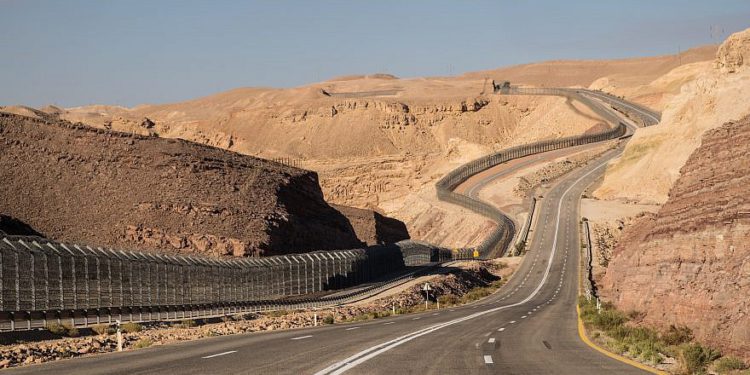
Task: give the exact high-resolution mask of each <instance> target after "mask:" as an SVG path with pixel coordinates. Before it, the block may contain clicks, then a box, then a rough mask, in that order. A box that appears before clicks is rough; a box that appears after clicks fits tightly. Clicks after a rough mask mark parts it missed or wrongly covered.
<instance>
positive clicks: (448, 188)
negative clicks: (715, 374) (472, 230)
mask: <svg viewBox="0 0 750 375" xmlns="http://www.w3.org/2000/svg"><path fill="white" fill-rule="evenodd" d="M494 88H495V92H501V93H504V94H509V95H558V96H566V97H570V98H574V99H576V100H578V101H580V102H582V103H584V104H585V105H587V106H589V107H590V108H591V109H592V110H593V111H594V112H595V113H597V114H599V115H600V116H602V118H604V119H605V120H607V121H609V122H611V123H613V124H616V126H615V127H614V128H611V129H608V130H604V131H601V132H598V133H592V134H584V135H577V136H571V137H565V138H558V139H550V140H547V141H540V142H535V143H530V144H527V145H523V146H516V147H511V148H509V149H505V150H502V151H499V152H495V153H493V154H489V155H487V156H484V157H481V158H479V159H476V160H473V161H470V162H468V163H466V164H463V165H461V166H460V167H458V168H456V169H454V170H453V171H451V172H449V173H448V174H447V175H445V176H443V178H441V179H440V180H438V182H437V183H436V184H435V187H436V190H437V196H438V199H440V200H442V201H445V202H449V203H453V204H456V205H459V206H461V207H464V208H466V209H469V210H471V211H474V212H476V213H478V214H480V215H483V216H485V217H487V218H489V219H490V220H493V221H494V222H496V223H497V226H496V228H495V229H494V230H493V231H492V232H491V233H490V234H489V235H488V236H487V237H486V238H485V239H484V240H483V241H482V243H481V244H479V246H477V248H476V250H477V251H478V252H479V258H480V259H487V258H492V257H495V256H502V255H504V254H505V253H506V252H507V249H508V247H509V246H510V244H511V242H512V240H513V237H514V235H515V232H516V229H515V227H516V226H515V223H514V222H513V220H511V219H510V218H509V217H508V216H506V215H505V214H504V213H503V212H502V211H500V210H499V209H497V208H495V207H494V206H491V205H489V204H487V203H485V202H483V201H481V200H478V199H474V198H471V197H469V196H466V195H463V194H459V193H456V192H454V190H455V189H456V187H458V186H459V185H460V184H462V183H464V182H465V181H466V180H467V179H469V177H471V176H473V175H475V174H477V173H479V172H482V171H484V170H486V169H489V168H492V167H494V166H496V165H498V164H502V163H505V162H507V161H510V160H513V159H517V158H522V157H525V156H529V155H533V154H538V153H542V152H547V151H553V150H558V149H561V148H567V147H573V146H580V145H584V144H589V143H595V142H601V141H606V140H611V139H615V138H619V137H622V136H624V135H625V134H626V133H627V131H628V127H627V126H626V125H625V124H623V123H622V122H620V121H619V118H617V116H615V115H614V114H612V113H611V112H609V111H608V110H606V109H605V108H603V107H602V106H601V105H600V104H598V103H596V102H594V101H593V100H591V99H589V98H586V97H585V96H583V95H581V94H579V93H578V91H577V90H576V89H556V88H517V87H511V86H509V85H504V86H502V87H501V86H498V85H494Z"/></svg>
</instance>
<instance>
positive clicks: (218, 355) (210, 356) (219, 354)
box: [202, 350, 237, 359]
mask: <svg viewBox="0 0 750 375" xmlns="http://www.w3.org/2000/svg"><path fill="white" fill-rule="evenodd" d="M232 353H237V351H236V350H230V351H228V352H223V353H218V354H212V355H207V356H205V357H202V358H203V359H208V358H213V357H221V356H223V355H227V354H232Z"/></svg>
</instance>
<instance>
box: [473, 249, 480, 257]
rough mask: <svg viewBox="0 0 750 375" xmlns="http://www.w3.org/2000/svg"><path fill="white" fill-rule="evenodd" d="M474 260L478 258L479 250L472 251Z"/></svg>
mask: <svg viewBox="0 0 750 375" xmlns="http://www.w3.org/2000/svg"><path fill="white" fill-rule="evenodd" d="M474 258H479V250H474Z"/></svg>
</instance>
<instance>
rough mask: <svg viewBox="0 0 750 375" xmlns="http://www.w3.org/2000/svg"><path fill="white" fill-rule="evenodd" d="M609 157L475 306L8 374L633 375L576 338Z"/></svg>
mask: <svg viewBox="0 0 750 375" xmlns="http://www.w3.org/2000/svg"><path fill="white" fill-rule="evenodd" d="M621 152H622V146H621V147H618V148H617V149H614V150H610V151H609V152H607V153H605V154H604V155H602V156H601V157H600V158H598V159H597V160H595V161H593V162H591V163H589V164H588V165H587V166H585V167H584V168H581V169H579V170H576V171H574V172H572V173H570V174H568V175H566V176H565V177H564V178H563V179H561V180H560V181H559V182H558V183H557V185H555V186H554V187H553V188H552V189H551V190H550V191H549V193H548V194H547V195H546V197H545V199H543V200H542V201H541V202H540V204H541V209H540V213H539V220H540V221H539V222H538V225H537V228H536V230H535V231H534V233H533V236H532V241H531V247H530V250H529V252H528V253H527V256H526V258H525V260H524V262H523V263H522V265H521V267H520V268H519V270H518V271H517V272H516V274H515V275H514V277H513V278H512V279H511V280H510V281H509V282H508V284H506V286H505V287H503V289H501V291H500V292H499V293H496V294H495V295H493V296H490V297H488V298H487V299H485V300H483V301H481V302H479V303H477V304H473V305H468V306H464V307H460V308H455V309H442V310H439V311H429V312H425V313H421V314H416V315H404V316H399V317H392V318H388V319H381V320H375V321H370V322H366V323H359V324H347V325H335V326H324V327H318V328H306V329H298V330H289V331H282V332H269V333H254V334H246V335H235V336H224V337H216V338H210V339H204V340H197V341H192V342H184V343H179V344H175V345H168V346H161V347H154V348H148V349H143V350H137V351H132V352H125V353H112V354H106V355H99V356H93V357H88V358H81V359H75V360H67V361H60V362H53V363H48V364H43V365H37V366H29V367H25V368H18V369H12V370H9V371H7V373H9V374H14V373H18V374H22V373H25V374H55V375H57V374H152V373H158V374H205V373H211V374H260V373H263V374H276V373H278V374H311V373H316V374H336V373H342V372H347V373H351V374H392V373H398V374H452V373H462V374H463V373H468V374H490V373H502V374H636V373H642V371H641V370H639V369H637V368H634V367H631V366H629V365H627V364H624V363H622V362H618V361H616V360H614V359H611V358H609V357H607V356H604V355H602V354H600V353H598V352H596V351H594V350H592V349H590V348H589V347H587V346H586V345H585V344H584V343H583V342H582V341H581V340H580V339H579V337H578V332H577V326H576V323H577V321H576V313H575V303H576V298H577V294H578V283H579V274H578V272H579V267H578V266H579V262H580V240H579V234H578V217H579V215H578V206H579V199H580V195H581V193H582V191H583V190H584V189H585V188H586V187H587V186H588V185H589V184H591V183H592V182H593V181H595V180H596V179H597V178H598V177H600V176H601V174H602V173H603V172H604V166H605V165H606V162H607V161H608V160H610V159H612V158H613V157H616V156H617V155H618V154H620V153H621Z"/></svg>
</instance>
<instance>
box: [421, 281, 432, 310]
mask: <svg viewBox="0 0 750 375" xmlns="http://www.w3.org/2000/svg"><path fill="white" fill-rule="evenodd" d="M422 290H424V309H425V310H427V303H428V302H429V301H430V291H431V290H432V287H430V283H424V285H423V286H422Z"/></svg>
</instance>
